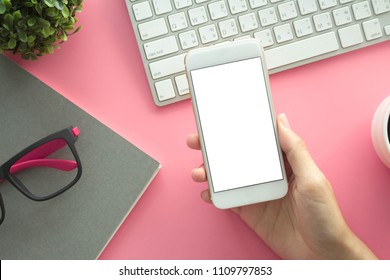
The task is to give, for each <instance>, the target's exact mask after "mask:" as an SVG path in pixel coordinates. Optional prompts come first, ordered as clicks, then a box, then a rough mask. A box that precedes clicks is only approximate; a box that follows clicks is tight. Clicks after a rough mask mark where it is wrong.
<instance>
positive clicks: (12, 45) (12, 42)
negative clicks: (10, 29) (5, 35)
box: [8, 37, 16, 49]
mask: <svg viewBox="0 0 390 280" xmlns="http://www.w3.org/2000/svg"><path fill="white" fill-rule="evenodd" d="M15 47H16V40H15V38H14V37H11V38H10V39H9V41H8V48H10V49H13V48H15Z"/></svg>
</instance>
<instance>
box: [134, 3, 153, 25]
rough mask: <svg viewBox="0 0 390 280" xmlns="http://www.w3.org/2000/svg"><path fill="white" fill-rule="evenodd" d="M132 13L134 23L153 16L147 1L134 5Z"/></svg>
mask: <svg viewBox="0 0 390 280" xmlns="http://www.w3.org/2000/svg"><path fill="white" fill-rule="evenodd" d="M133 12H134V16H135V20H136V21H140V20H143V19H147V18H151V17H152V16H153V14H152V10H151V9H150V5H149V2H148V1H145V2H141V3H137V4H134V6H133Z"/></svg>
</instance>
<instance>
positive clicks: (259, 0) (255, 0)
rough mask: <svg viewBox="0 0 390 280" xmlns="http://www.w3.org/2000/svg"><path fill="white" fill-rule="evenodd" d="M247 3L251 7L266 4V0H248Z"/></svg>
mask: <svg viewBox="0 0 390 280" xmlns="http://www.w3.org/2000/svg"><path fill="white" fill-rule="evenodd" d="M249 5H250V6H251V8H252V9H255V8H259V7H263V6H265V5H267V0H249Z"/></svg>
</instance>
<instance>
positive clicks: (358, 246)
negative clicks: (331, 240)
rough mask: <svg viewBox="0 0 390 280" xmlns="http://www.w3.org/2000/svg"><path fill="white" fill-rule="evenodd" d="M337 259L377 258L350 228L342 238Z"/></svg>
mask: <svg viewBox="0 0 390 280" xmlns="http://www.w3.org/2000/svg"><path fill="white" fill-rule="evenodd" d="M337 259H348V260H376V259H378V258H377V257H376V256H375V254H374V253H373V252H372V251H371V250H370V249H369V248H368V247H367V245H366V244H364V242H363V241H362V240H360V239H359V238H358V237H357V236H356V235H355V234H354V233H353V232H352V231H351V230H350V229H349V228H348V229H347V232H346V234H345V235H344V237H343V238H342V244H341V246H340V251H339V256H338V257H337Z"/></svg>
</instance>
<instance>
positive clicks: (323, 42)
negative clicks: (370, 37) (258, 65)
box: [265, 32, 339, 69]
mask: <svg viewBox="0 0 390 280" xmlns="http://www.w3.org/2000/svg"><path fill="white" fill-rule="evenodd" d="M338 49H339V43H338V41H337V38H336V35H335V33H334V32H328V33H324V34H321V35H317V36H314V37H310V38H308V39H304V40H301V41H297V42H293V43H291V44H287V45H283V46H280V47H276V48H273V49H269V50H265V58H266V62H267V67H268V69H274V68H277V67H280V66H284V65H288V64H291V63H294V62H298V61H301V60H304V59H307V58H311V57H315V56H319V55H321V54H325V53H330V52H332V51H336V50H338Z"/></svg>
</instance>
